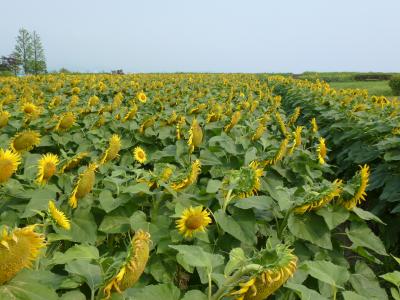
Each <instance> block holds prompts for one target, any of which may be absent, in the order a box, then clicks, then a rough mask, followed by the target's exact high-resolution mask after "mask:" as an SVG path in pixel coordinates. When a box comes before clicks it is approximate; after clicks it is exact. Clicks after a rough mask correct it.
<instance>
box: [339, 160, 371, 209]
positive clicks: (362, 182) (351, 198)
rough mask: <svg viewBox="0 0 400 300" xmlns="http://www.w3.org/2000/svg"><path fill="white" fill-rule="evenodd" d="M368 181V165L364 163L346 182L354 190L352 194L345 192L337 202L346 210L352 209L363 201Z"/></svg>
mask: <svg viewBox="0 0 400 300" xmlns="http://www.w3.org/2000/svg"><path fill="white" fill-rule="evenodd" d="M368 182H369V166H368V165H364V166H362V167H360V170H359V171H358V172H357V173H356V175H354V177H353V178H352V179H351V180H350V181H349V182H348V183H347V184H349V185H351V186H352V187H353V189H354V190H355V193H354V194H349V193H346V194H344V195H343V196H342V198H340V199H339V203H340V204H341V205H343V206H344V207H345V208H347V209H348V210H351V209H353V208H354V207H356V206H357V205H359V204H361V202H362V201H365V200H366V199H365V197H366V196H367V193H366V191H365V190H366V188H367V186H368Z"/></svg>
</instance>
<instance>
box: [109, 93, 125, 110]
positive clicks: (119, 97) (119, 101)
mask: <svg viewBox="0 0 400 300" xmlns="http://www.w3.org/2000/svg"><path fill="white" fill-rule="evenodd" d="M123 99H124V96H123V95H122V93H121V92H118V93H117V94H116V95H115V96H114V99H113V102H112V104H111V107H112V109H113V110H115V109H117V108H119V107H120V106H121V104H122V100H123Z"/></svg>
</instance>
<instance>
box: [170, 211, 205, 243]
mask: <svg viewBox="0 0 400 300" xmlns="http://www.w3.org/2000/svg"><path fill="white" fill-rule="evenodd" d="M210 223H211V218H210V213H209V212H208V211H207V210H206V209H204V208H203V207H202V206H197V207H192V206H191V207H189V208H185V209H184V210H183V212H182V214H181V216H180V218H179V220H177V221H176V228H177V229H178V230H179V232H180V233H181V234H182V235H183V236H184V237H185V238H191V237H192V236H193V234H194V233H196V232H198V231H205V229H206V227H207V225H208V224H210Z"/></svg>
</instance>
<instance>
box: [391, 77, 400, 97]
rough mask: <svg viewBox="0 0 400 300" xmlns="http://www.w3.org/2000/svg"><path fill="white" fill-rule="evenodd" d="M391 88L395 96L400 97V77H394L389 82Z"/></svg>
mask: <svg viewBox="0 0 400 300" xmlns="http://www.w3.org/2000/svg"><path fill="white" fill-rule="evenodd" d="M389 86H390V88H391V89H392V91H393V94H395V95H400V75H397V76H393V77H392V78H391V79H390V81H389Z"/></svg>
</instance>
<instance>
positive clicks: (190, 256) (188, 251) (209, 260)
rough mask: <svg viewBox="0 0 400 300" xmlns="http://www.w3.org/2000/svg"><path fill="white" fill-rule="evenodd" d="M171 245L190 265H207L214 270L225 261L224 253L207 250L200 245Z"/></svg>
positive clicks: (206, 266)
mask: <svg viewBox="0 0 400 300" xmlns="http://www.w3.org/2000/svg"><path fill="white" fill-rule="evenodd" d="M170 247H171V248H172V249H175V250H177V251H178V252H179V253H180V254H181V255H182V258H183V260H184V261H185V262H186V264H188V265H189V266H193V267H205V268H207V269H208V270H212V269H213V268H214V267H217V266H220V265H222V264H223V263H224V257H223V256H222V255H220V254H213V253H209V252H206V251H205V250H203V248H201V247H199V246H189V245H177V246H172V245H171V246H170Z"/></svg>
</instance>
